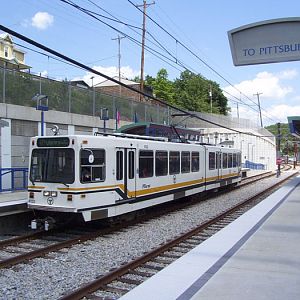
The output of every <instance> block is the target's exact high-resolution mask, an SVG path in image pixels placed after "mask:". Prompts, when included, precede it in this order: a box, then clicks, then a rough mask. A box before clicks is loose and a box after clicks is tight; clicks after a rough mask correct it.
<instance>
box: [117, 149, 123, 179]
mask: <svg viewBox="0 0 300 300" xmlns="http://www.w3.org/2000/svg"><path fill="white" fill-rule="evenodd" d="M116 162H117V168H116V170H117V172H116V179H117V180H122V179H123V173H124V172H123V151H117V152H116Z"/></svg>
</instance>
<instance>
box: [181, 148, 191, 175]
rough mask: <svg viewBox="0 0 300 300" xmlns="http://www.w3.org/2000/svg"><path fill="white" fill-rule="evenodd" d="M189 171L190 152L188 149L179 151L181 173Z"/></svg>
mask: <svg viewBox="0 0 300 300" xmlns="http://www.w3.org/2000/svg"><path fill="white" fill-rule="evenodd" d="M189 172H191V153H190V152H188V151H182V152H181V173H189Z"/></svg>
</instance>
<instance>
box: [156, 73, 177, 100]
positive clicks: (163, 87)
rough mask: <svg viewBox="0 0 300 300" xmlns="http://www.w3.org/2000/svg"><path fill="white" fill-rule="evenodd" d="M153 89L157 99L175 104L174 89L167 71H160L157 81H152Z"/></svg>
mask: <svg viewBox="0 0 300 300" xmlns="http://www.w3.org/2000/svg"><path fill="white" fill-rule="evenodd" d="M152 87H153V94H154V95H155V97H157V98H159V99H162V100H164V101H166V102H168V103H171V104H174V96H175V93H174V87H173V83H172V81H170V80H169V79H168V72H167V70H166V69H160V70H159V71H158V72H157V75H156V78H155V80H154V81H152Z"/></svg>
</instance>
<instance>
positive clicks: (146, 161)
mask: <svg viewBox="0 0 300 300" xmlns="http://www.w3.org/2000/svg"><path fill="white" fill-rule="evenodd" d="M152 176H153V151H150V150H141V151H140V154H139V177H140V178H146V177H152Z"/></svg>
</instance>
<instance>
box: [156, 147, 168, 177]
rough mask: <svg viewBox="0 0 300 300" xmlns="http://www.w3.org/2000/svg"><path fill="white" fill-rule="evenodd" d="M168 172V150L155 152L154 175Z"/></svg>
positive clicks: (163, 174) (162, 174)
mask: <svg viewBox="0 0 300 300" xmlns="http://www.w3.org/2000/svg"><path fill="white" fill-rule="evenodd" d="M167 174H168V152H167V151H156V152H155V176H165V175H167Z"/></svg>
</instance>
